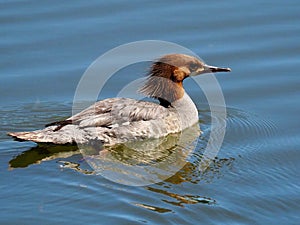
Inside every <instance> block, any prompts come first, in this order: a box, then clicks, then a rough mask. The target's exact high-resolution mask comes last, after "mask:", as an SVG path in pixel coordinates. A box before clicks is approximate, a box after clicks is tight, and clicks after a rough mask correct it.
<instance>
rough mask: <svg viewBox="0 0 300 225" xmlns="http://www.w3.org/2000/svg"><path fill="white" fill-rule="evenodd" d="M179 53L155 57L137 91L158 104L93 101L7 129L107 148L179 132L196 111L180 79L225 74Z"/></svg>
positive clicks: (24, 136)
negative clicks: (57, 117)
mask: <svg viewBox="0 0 300 225" xmlns="http://www.w3.org/2000/svg"><path fill="white" fill-rule="evenodd" d="M230 71H231V69H230V68H220V67H214V66H209V65H207V64H205V63H204V62H202V61H201V60H199V59H197V58H195V57H193V56H189V55H184V54H168V55H165V56H163V57H161V58H160V59H158V60H157V61H155V62H154V63H153V64H152V66H151V68H150V71H149V74H148V78H147V80H146V82H145V84H144V86H142V88H141V89H140V90H139V91H140V92H141V93H143V94H145V95H146V96H148V97H152V98H155V99H158V100H159V103H160V104H157V103H154V102H146V101H141V100H134V99H130V98H109V99H105V100H102V101H98V102H96V103H95V104H93V105H91V106H90V107H88V108H87V109H85V110H83V111H82V112H80V113H78V114H75V115H73V116H72V117H70V118H68V119H66V120H63V121H58V122H54V123H50V124H48V125H46V128H45V129H42V130H36V131H28V132H11V133H8V135H10V136H12V137H14V138H16V139H18V140H26V141H33V142H42V143H54V144H74V143H77V144H84V143H88V142H89V141H93V140H97V141H100V142H101V143H102V144H103V145H107V146H111V145H115V144H119V143H125V142H129V141H135V140H144V139H147V138H159V137H163V136H166V135H168V134H171V133H177V132H180V131H182V130H184V129H186V128H188V127H191V126H192V125H194V124H196V123H197V122H198V110H197V108H196V106H195V104H194V102H193V101H192V100H191V98H190V97H189V95H188V94H187V93H186V92H185V91H184V88H183V85H182V82H183V80H184V79H185V78H187V77H190V76H196V75H199V74H203V73H211V72H212V73H214V72H230Z"/></svg>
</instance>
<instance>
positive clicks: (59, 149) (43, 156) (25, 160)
mask: <svg viewBox="0 0 300 225" xmlns="http://www.w3.org/2000/svg"><path fill="white" fill-rule="evenodd" d="M75 154H80V151H79V150H78V147H77V146H75V145H51V144H38V145H37V146H36V147H33V148H31V149H29V150H27V151H24V152H22V153H21V154H19V155H17V156H16V157H15V158H13V159H12V160H10V161H9V168H10V169H13V168H25V167H28V166H29V165H31V164H37V163H41V162H43V161H48V160H53V159H57V158H69V157H70V156H72V155H75Z"/></svg>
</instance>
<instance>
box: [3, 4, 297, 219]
mask: <svg viewBox="0 0 300 225" xmlns="http://www.w3.org/2000/svg"><path fill="white" fill-rule="evenodd" d="M299 9H300V3H299V2H297V1H284V2H283V1H256V0H255V1H251V2H250V1H247V2H245V1H232V2H228V1H227V2H212V1H201V3H200V2H199V1H191V2H189V3H181V2H180V3H179V2H178V3H176V4H175V3H174V2H170V1H164V2H155V1H152V2H143V3H141V2H140V1H130V2H127V3H125V2H121V1H109V2H101V1H88V2H87V1H77V2H72V4H71V3H70V2H67V1H55V2H53V1H40V2H37V1H16V0H13V1H1V13H0V23H1V30H0V34H1V35H0V37H1V38H0V49H1V55H0V57H1V59H0V68H1V74H0V106H1V111H0V115H1V116H0V127H1V129H0V132H1V133H0V141H1V142H0V174H1V182H0V189H1V192H0V193H1V204H0V223H1V224H21V223H22V224H57V223H72V224H84V223H85V224H109V223H115V224H267V223H269V224H298V223H299V221H300V220H299V219H300V216H299V201H300V198H299V190H300V187H299V176H298V171H299V169H300V167H299V163H298V162H299V153H298V151H299V146H300V136H299V127H300V122H299V119H298V117H299V112H300V106H299V94H300V91H299V90H300V89H299V87H300V79H299V72H298V69H297V68H298V67H299V62H300V60H299V55H300V48H299V36H300V26H299V24H300V16H299ZM145 39H147V40H148V39H158V40H165V41H172V42H175V43H178V44H180V45H183V46H185V47H187V48H189V49H191V50H193V51H194V52H195V53H197V54H198V55H200V56H201V57H202V58H203V59H204V60H205V61H206V62H208V63H211V64H213V65H220V66H229V67H231V68H232V72H231V73H230V74H218V75H217V76H216V78H217V79H218V81H219V83H220V85H221V87H222V90H223V93H224V96H225V101H226V104H227V113H228V117H227V128H226V135H225V139H224V142H223V145H222V148H221V150H220V152H219V154H218V156H217V158H216V159H214V161H213V163H211V164H210V166H209V168H208V169H207V170H205V171H202V172H201V171H199V170H198V169H197V160H199V157H201V154H200V153H201V152H200V151H199V149H196V150H195V152H194V153H193V155H192V157H191V163H188V164H186V165H185V166H184V167H183V168H182V169H181V170H180V171H178V172H177V173H176V174H175V175H174V176H173V177H171V178H169V179H167V180H166V181H164V182H160V183H158V184H153V185H148V186H145V187H130V186H125V185H121V184H118V183H114V182H111V181H109V180H107V179H105V178H103V177H101V176H97V175H95V174H93V172H92V170H91V168H90V167H89V165H88V164H87V163H86V162H85V161H84V160H83V159H82V155H81V154H80V153H79V152H78V150H76V149H74V148H72V147H71V148H68V147H65V148H61V147H60V148H57V147H55V146H51V147H49V146H46V147H45V146H40V147H36V145H35V144H34V143H31V142H16V141H13V140H12V139H11V138H9V137H7V136H6V132H7V131H21V130H33V129H37V128H41V127H42V126H43V125H44V124H46V123H49V122H53V121H55V120H59V119H62V118H65V117H67V116H69V115H70V114H71V108H72V98H73V95H74V91H75V89H76V86H77V84H78V81H79V79H80V77H81V76H82V74H83V72H84V71H85V69H86V68H87V67H88V65H90V63H92V61H93V60H95V59H96V58H97V57H98V56H99V55H101V54H103V53H104V52H106V51H108V50H109V49H111V48H113V47H116V46H118V45H120V44H124V43H127V42H131V41H137V40H145ZM137 68H138V69H137V70H131V72H132V76H139V75H140V73H143V72H144V71H145V69H144V67H142V66H138V67H137ZM122 74H126V73H125V72H124V71H123V73H122V71H121V72H120V76H119V77H118V79H115V80H117V81H118V83H116V84H115V85H114V84H113V82H111V83H110V85H109V86H108V87H107V88H106V91H104V92H103V93H102V96H100V97H110V96H114V95H115V94H116V93H117V91H118V90H119V87H120V86H121V87H122V85H125V84H126V82H128V79H129V78H128V77H127V78H126V76H122ZM122 77H123V78H122ZM185 87H186V89H187V91H188V92H189V94H190V96H191V97H192V98H193V100H194V101H195V103H196V104H197V107H198V108H199V112H200V118H199V119H200V121H201V124H200V126H201V128H202V130H204V131H206V132H209V130H210V115H211V114H210V111H209V106H208V104H207V103H206V102H205V97H204V96H203V93H201V92H199V89H197V88H195V86H194V83H193V81H192V80H187V81H186V82H185ZM205 141H206V138H205V135H204V136H203V137H202V139H201V137H200V140H199V144H200V146H201V144H203V143H205Z"/></svg>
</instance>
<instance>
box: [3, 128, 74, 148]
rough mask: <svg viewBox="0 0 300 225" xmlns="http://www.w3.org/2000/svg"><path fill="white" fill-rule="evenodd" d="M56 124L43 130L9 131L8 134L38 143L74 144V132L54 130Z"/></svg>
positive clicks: (18, 138)
mask: <svg viewBox="0 0 300 225" xmlns="http://www.w3.org/2000/svg"><path fill="white" fill-rule="evenodd" d="M55 129H56V126H50V127H46V128H45V129H43V130H35V131H25V132H9V133H8V134H7V135H9V136H12V137H13V138H15V139H16V140H18V141H33V142H38V143H54V144H73V143H74V139H73V138H72V134H71V133H68V132H60V131H59V130H58V131H56V132H55V131H54V130H55Z"/></svg>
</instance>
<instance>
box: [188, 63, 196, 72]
mask: <svg viewBox="0 0 300 225" xmlns="http://www.w3.org/2000/svg"><path fill="white" fill-rule="evenodd" d="M197 68H198V64H196V63H191V64H190V70H191V71H195V70H196V69H197Z"/></svg>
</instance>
